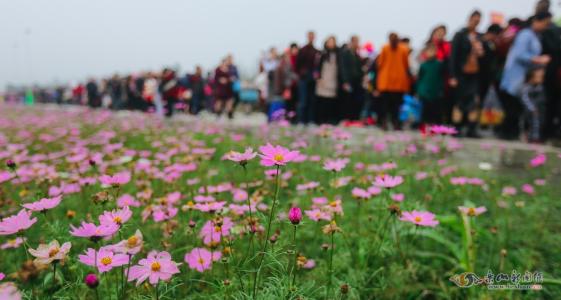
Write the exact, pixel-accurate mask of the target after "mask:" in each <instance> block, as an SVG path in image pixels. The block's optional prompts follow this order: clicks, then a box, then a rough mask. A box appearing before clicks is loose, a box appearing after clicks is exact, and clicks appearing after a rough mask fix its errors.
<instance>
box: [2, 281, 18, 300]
mask: <svg viewBox="0 0 561 300" xmlns="http://www.w3.org/2000/svg"><path fill="white" fill-rule="evenodd" d="M0 299H2V300H21V299H23V298H22V295H21V293H20V292H19V290H18V288H17V286H16V285H15V284H14V283H13V282H5V283H2V284H0Z"/></svg>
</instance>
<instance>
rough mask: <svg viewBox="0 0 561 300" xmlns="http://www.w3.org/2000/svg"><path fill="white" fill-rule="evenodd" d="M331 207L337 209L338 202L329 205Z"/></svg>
mask: <svg viewBox="0 0 561 300" xmlns="http://www.w3.org/2000/svg"><path fill="white" fill-rule="evenodd" d="M329 206H331V207H337V202H335V201H333V202H330V203H329Z"/></svg>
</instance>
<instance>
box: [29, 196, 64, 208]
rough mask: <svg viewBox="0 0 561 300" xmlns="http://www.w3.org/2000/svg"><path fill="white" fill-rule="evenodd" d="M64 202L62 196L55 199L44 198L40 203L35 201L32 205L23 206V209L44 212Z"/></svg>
mask: <svg viewBox="0 0 561 300" xmlns="http://www.w3.org/2000/svg"><path fill="white" fill-rule="evenodd" d="M61 200H62V196H56V197H53V198H43V199H41V200H39V201H35V202H32V203H26V204H24V205H22V206H23V207H25V208H27V209H29V210H32V211H39V212H43V211H46V210H49V209H52V208H55V207H57V206H58V205H59V204H60V201H61Z"/></svg>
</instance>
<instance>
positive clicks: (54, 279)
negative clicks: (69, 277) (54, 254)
mask: <svg viewBox="0 0 561 300" xmlns="http://www.w3.org/2000/svg"><path fill="white" fill-rule="evenodd" d="M56 265H57V263H56V261H55V262H54V263H53V291H54V288H55V286H56Z"/></svg>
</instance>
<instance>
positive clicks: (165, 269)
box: [128, 251, 179, 286]
mask: <svg viewBox="0 0 561 300" xmlns="http://www.w3.org/2000/svg"><path fill="white" fill-rule="evenodd" d="M178 266H179V264H178V263H176V262H174V261H173V260H171V255H170V254H169V253H168V252H166V251H162V252H158V251H150V253H148V257H146V258H143V259H141V260H140V261H139V262H138V265H136V266H132V267H131V268H130V271H129V276H128V277H129V278H128V281H134V280H136V286H139V285H140V284H141V283H142V282H144V281H145V280H146V279H148V282H150V284H152V285H156V284H158V282H159V281H160V280H163V281H167V280H169V279H170V278H171V276H173V274H177V273H179V268H178Z"/></svg>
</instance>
